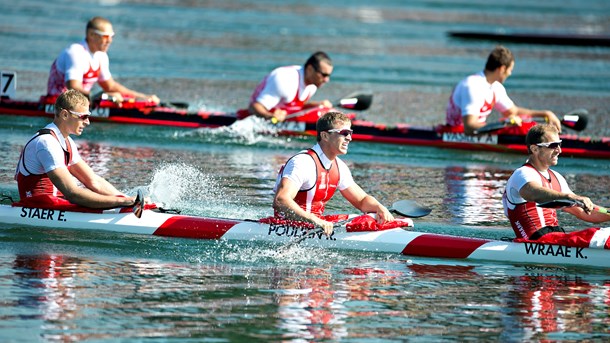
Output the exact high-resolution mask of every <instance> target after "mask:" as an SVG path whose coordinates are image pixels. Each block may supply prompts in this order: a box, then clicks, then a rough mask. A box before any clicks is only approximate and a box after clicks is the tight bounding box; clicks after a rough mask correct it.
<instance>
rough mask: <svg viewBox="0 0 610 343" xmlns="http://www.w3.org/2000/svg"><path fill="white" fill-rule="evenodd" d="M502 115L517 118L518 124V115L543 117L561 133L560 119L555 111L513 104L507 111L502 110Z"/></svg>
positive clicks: (519, 122)
mask: <svg viewBox="0 0 610 343" xmlns="http://www.w3.org/2000/svg"><path fill="white" fill-rule="evenodd" d="M502 115H503V116H504V117H506V118H519V121H518V125H521V117H520V116H526V117H533V118H543V119H544V120H545V121H546V122H547V123H549V124H551V125H553V126H555V127H556V128H557V130H559V132H560V133H561V121H559V119H558V118H557V116H556V115H555V113H553V112H551V111H548V110H532V109H529V108H525V107H519V106H513V107H511V108H510V109H509V110H508V111H505V112H503V113H502ZM515 124H517V122H515Z"/></svg>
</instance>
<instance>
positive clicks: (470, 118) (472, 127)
mask: <svg viewBox="0 0 610 343" xmlns="http://www.w3.org/2000/svg"><path fill="white" fill-rule="evenodd" d="M462 122H463V123H464V133H465V134H467V135H474V133H475V131H476V130H478V129H480V128H482V127H483V126H485V125H486V123H485V122H482V123H481V122H479V116H478V115H473V114H467V115H465V116H463V117H462Z"/></svg>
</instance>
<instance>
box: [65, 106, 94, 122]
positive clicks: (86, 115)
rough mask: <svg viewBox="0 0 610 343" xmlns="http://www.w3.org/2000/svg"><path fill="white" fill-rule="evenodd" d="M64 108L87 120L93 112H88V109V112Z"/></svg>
mask: <svg viewBox="0 0 610 343" xmlns="http://www.w3.org/2000/svg"><path fill="white" fill-rule="evenodd" d="M64 110H66V111H68V113H70V114H71V115H73V116H75V117H77V118H78V119H80V120H87V119H89V117H91V112H88V111H87V112H76V111H72V110H69V109H67V108H64Z"/></svg>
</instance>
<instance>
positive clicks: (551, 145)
mask: <svg viewBox="0 0 610 343" xmlns="http://www.w3.org/2000/svg"><path fill="white" fill-rule="evenodd" d="M536 146H540V147H543V148H548V149H557V148H560V147H561V141H557V142H548V143H538V144H536Z"/></svg>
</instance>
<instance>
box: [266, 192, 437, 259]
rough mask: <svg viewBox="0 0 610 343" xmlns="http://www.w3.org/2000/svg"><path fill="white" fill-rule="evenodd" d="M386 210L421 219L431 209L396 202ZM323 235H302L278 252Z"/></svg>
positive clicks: (319, 231) (316, 231)
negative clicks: (309, 238)
mask: <svg viewBox="0 0 610 343" xmlns="http://www.w3.org/2000/svg"><path fill="white" fill-rule="evenodd" d="M388 210H389V211H390V212H394V213H396V214H399V215H401V216H403V217H408V218H421V217H424V216H427V215H428V214H430V212H432V209H431V208H428V207H425V206H422V205H419V204H418V203H417V202H415V201H413V200H399V201H396V202H395V203H393V204H392V208H389V209H388ZM348 221H349V219H346V220H342V221H339V222H336V223H334V224H333V227H335V228H336V227H340V226H343V224H345V223H346V222H348ZM323 233H324V229H322V228H317V229H315V230H314V231H312V232H310V233H307V234H306V235H303V236H301V237H299V238H297V239H294V240H292V241H290V242H288V243H287V244H286V245H284V246H282V247H280V248H279V250H278V251H279V252H280V253H283V252H284V251H287V250H289V249H290V248H291V247H293V246H295V245H297V244H299V243H301V242H302V241H304V240H305V239H306V238H308V237H314V236H315V235H319V234H323Z"/></svg>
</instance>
